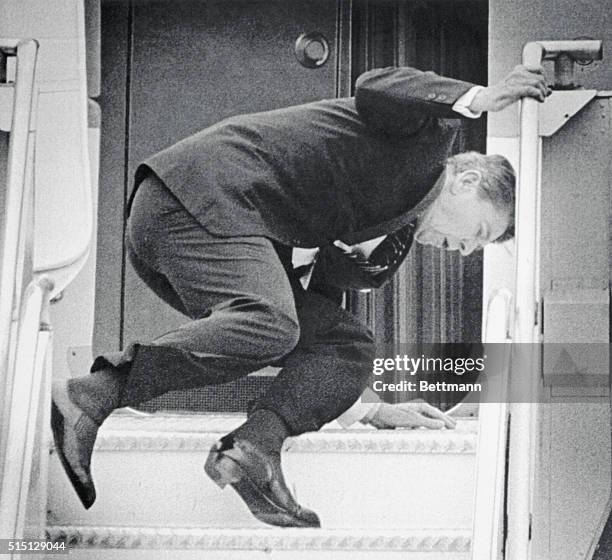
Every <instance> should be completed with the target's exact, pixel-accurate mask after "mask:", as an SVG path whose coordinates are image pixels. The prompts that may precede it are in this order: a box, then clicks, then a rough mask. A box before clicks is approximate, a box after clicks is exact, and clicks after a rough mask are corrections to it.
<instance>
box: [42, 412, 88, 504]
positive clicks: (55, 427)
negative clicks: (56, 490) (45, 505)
mask: <svg viewBox="0 0 612 560" xmlns="http://www.w3.org/2000/svg"><path fill="white" fill-rule="evenodd" d="M51 431H52V433H53V442H54V443H55V450H56V451H57V456H58V457H59V459H60V463H61V464H62V467H63V468H64V472H65V473H66V475H67V476H68V479H69V480H70V483H71V484H72V487H73V488H74V490H75V492H76V493H77V496H78V497H79V499H80V500H81V503H82V504H83V507H84V508H85V509H89V508H90V507H91V506H92V505H93V503H94V502H95V501H96V495H95V489H93V496H92V491H90V490H89V489H88V488H87V486H85V485H84V484H83V483H82V482H81V479H80V478H79V477H78V476H77V474H76V473H75V472H74V470H73V468H72V467H71V466H70V463H69V461H68V459H67V458H66V455H65V454H64V415H63V414H62V412H61V410H60V409H59V407H58V406H57V405H56V404H55V402H54V401H53V400H52V401H51Z"/></svg>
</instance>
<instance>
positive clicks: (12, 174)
mask: <svg viewBox="0 0 612 560" xmlns="http://www.w3.org/2000/svg"><path fill="white" fill-rule="evenodd" d="M37 51H38V43H37V42H36V41H35V40H33V39H28V40H14V39H12V40H2V41H1V42H0V52H2V53H3V54H5V55H15V56H16V58H17V61H16V62H17V65H16V78H15V86H14V91H15V93H14V97H13V115H12V124H11V132H10V137H9V150H8V167H7V181H6V190H5V193H6V194H5V209H4V219H3V223H2V232H1V237H0V239H1V243H2V246H1V247H0V258H1V259H2V266H1V267H0V371H4V372H6V371H8V363H9V352H10V333H11V322H12V320H13V317H14V315H15V313H16V312H17V309H18V299H19V298H18V297H17V295H18V292H19V288H18V286H17V283H18V279H20V278H21V273H20V271H19V266H18V264H19V263H20V262H22V259H21V256H22V255H20V247H21V246H22V245H23V239H22V236H23V228H22V223H23V217H24V213H25V212H26V208H24V206H25V204H24V201H25V199H26V176H27V173H26V169H27V163H28V157H29V141H30V131H31V125H32V121H33V113H34V112H33V103H34V95H35V91H34V84H35V70H36V55H37ZM22 250H23V249H22Z"/></svg>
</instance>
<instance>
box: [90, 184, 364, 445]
mask: <svg viewBox="0 0 612 560" xmlns="http://www.w3.org/2000/svg"><path fill="white" fill-rule="evenodd" d="M126 247H127V254H128V258H129V259H130V261H131V263H132V265H133V266H134V269H135V270H136V272H137V274H138V275H139V276H140V278H142V280H143V281H144V282H145V283H146V284H147V286H148V287H149V288H151V289H152V290H153V291H154V292H155V293H156V294H157V295H158V296H159V297H161V298H162V299H163V300H164V301H166V302H167V303H168V304H170V305H171V306H172V307H174V308H175V309H177V310H178V311H180V312H181V313H183V314H184V315H186V316H188V317H189V318H190V319H191V321H189V322H187V323H185V324H184V325H181V326H180V327H178V328H176V329H174V330H170V331H168V332H166V333H165V334H163V335H162V336H160V337H159V338H157V339H155V340H153V341H151V342H147V343H132V344H130V345H129V346H127V347H126V348H125V349H124V351H123V352H121V353H115V354H106V355H103V356H100V357H98V358H97V359H96V360H95V361H94V364H93V366H92V372H95V371H96V370H99V369H102V368H104V367H107V366H108V364H109V363H110V364H112V365H113V366H115V367H116V368H118V369H119V370H120V371H124V372H125V374H126V382H125V386H124V388H123V391H122V394H121V396H120V403H121V404H120V405H121V406H129V405H134V404H137V403H140V402H144V401H146V400H148V399H151V398H153V397H155V396H158V395H161V394H163V393H166V392H167V391H171V390H177V389H189V388H193V387H201V386H204V385H214V384H219V383H226V382H228V381H231V380H233V379H236V378H239V377H243V376H245V375H247V374H248V373H251V372H253V371H256V370H258V369H261V368H262V367H265V366H268V365H276V366H281V367H282V370H281V372H280V373H279V374H278V375H277V376H276V378H275V379H274V381H273V382H272V384H271V386H270V388H269V390H268V391H267V392H266V393H265V394H264V395H263V397H261V398H260V399H259V400H258V401H257V402H256V404H255V406H254V407H253V409H252V410H251V412H253V411H254V410H258V409H266V410H271V411H273V412H275V413H276V414H278V415H279V416H280V417H281V418H282V419H283V420H284V421H285V423H286V424H287V426H288V427H289V431H290V434H291V435H297V434H300V433H303V432H306V431H314V430H318V429H319V428H320V427H321V426H322V425H323V424H325V423H327V422H330V421H331V420H333V419H335V418H337V417H338V416H339V415H340V414H342V413H343V412H344V411H345V410H347V409H348V408H349V407H350V406H351V405H352V404H353V403H354V402H355V401H356V400H357V399H358V398H359V395H360V394H361V392H362V391H363V389H364V388H365V386H366V384H367V380H368V378H369V374H370V372H371V368H372V359H373V357H374V345H373V341H372V337H371V334H370V332H369V331H368V329H367V328H366V327H365V326H364V325H362V324H361V323H359V322H358V321H357V320H356V319H355V318H354V317H353V316H352V315H351V314H350V313H348V312H347V311H345V310H344V309H342V308H341V307H340V306H339V305H338V304H337V303H335V302H334V301H332V300H331V299H328V298H327V297H324V296H323V295H321V294H320V293H315V292H314V291H310V290H304V289H303V288H302V286H301V284H300V282H299V280H298V279H297V278H294V277H293V274H292V267H291V248H289V247H283V246H279V245H277V244H275V243H274V242H273V241H271V240H270V239H268V238H266V237H258V236H240V237H218V236H214V235H211V234H210V233H209V232H208V231H207V230H206V229H205V227H203V226H202V224H200V223H199V222H198V221H196V220H195V219H194V218H193V217H192V216H191V215H190V214H189V213H188V212H187V210H185V208H184V207H183V206H182V205H181V203H180V202H179V201H178V200H177V199H176V198H175V197H174V195H173V194H172V193H171V192H170V191H169V190H168V189H167V188H166V187H165V185H164V184H163V182H162V181H161V180H159V179H158V178H157V177H156V176H155V175H153V174H151V175H149V176H148V177H147V178H146V179H145V180H144V181H143V182H142V183H141V184H140V185H139V187H138V191H137V192H136V195H135V197H134V200H133V203H132V207H131V212H130V217H129V219H128V224H127V232H126Z"/></svg>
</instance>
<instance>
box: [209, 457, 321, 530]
mask: <svg viewBox="0 0 612 560" xmlns="http://www.w3.org/2000/svg"><path fill="white" fill-rule="evenodd" d="M204 470H205V471H206V474H207V475H208V476H209V477H210V478H211V479H212V481H213V482H214V483H215V484H216V485H217V486H219V488H221V489H223V488H225V487H226V486H227V485H228V484H229V485H230V486H231V487H232V488H233V489H234V490H235V491H236V492H237V493H238V495H239V496H240V497H241V498H242V501H243V502H244V503H245V504H246V506H247V507H248V508H249V511H250V512H251V513H252V514H253V515H254V516H255V517H256V518H257V519H259V520H260V521H262V522H263V523H266V524H268V525H275V526H277V527H305V528H306V527H308V528H318V527H320V525H315V524H310V523H306V522H304V521H302V520H300V519H299V518H296V517H295V516H293V515H291V514H290V513H287V511H286V510H285V509H284V508H282V507H281V506H279V505H277V504H275V503H274V502H273V501H272V500H270V498H268V497H267V496H266V495H265V494H264V493H263V492H262V491H261V490H260V489H259V487H258V486H257V484H256V483H255V482H254V481H253V479H252V478H251V477H250V476H249V474H248V473H247V472H246V471H245V470H244V469H243V468H242V466H241V465H240V463H238V462H237V461H235V460H234V459H232V458H231V457H228V456H227V455H223V454H222V453H219V452H216V451H211V452H210V453H209V454H208V458H207V459H206V463H205V465H204Z"/></svg>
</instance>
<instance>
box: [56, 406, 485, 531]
mask: <svg viewBox="0 0 612 560" xmlns="http://www.w3.org/2000/svg"><path fill="white" fill-rule="evenodd" d="M242 421H243V418H242V417H241V416H233V417H232V416H157V415H156V416H151V417H128V416H116V417H111V418H110V419H109V420H108V421H107V422H106V423H105V425H104V426H103V428H102V429H101V431H100V434H99V437H98V441H97V445H96V451H95V453H94V458H93V467H92V470H93V475H94V479H95V482H96V487H97V491H98V499H97V501H96V503H95V504H94V506H93V507H92V508H91V509H90V510H87V511H86V510H84V509H83V508H82V506H81V505H80V502H79V501H78V499H77V498H76V496H75V495H74V492H73V491H72V489H71V488H70V487H69V485H68V482H67V480H66V477H65V475H64V473H63V471H62V470H61V467H60V466H59V462H58V461H57V460H56V459H57V458H56V457H55V456H54V457H52V461H51V472H50V491H49V524H50V525H77V526H83V525H85V526H86V525H89V526H141V527H199V528H215V527H216V528H224V529H228V528H234V529H238V528H261V527H265V526H264V525H263V524H261V523H260V522H258V521H257V520H256V519H254V518H253V517H252V516H251V514H250V512H249V511H248V510H247V509H246V507H245V506H244V504H243V503H242V501H241V500H240V499H239V498H238V496H237V495H236V494H235V493H234V491H233V490H232V489H231V488H229V487H227V488H226V489H225V490H223V491H222V490H220V489H219V488H218V487H217V486H215V485H214V484H213V483H212V482H211V481H210V480H209V479H208V477H207V476H206V475H205V474H204V471H203V464H204V460H205V458H206V454H207V453H208V449H209V448H210V446H211V445H212V444H213V442H214V441H216V440H217V439H218V438H219V437H220V436H221V435H223V434H225V433H227V432H228V431H229V430H231V429H232V428H233V427H234V426H236V425H238V424H239V423H241V422H242ZM476 426H477V423H476V421H474V420H465V421H460V422H459V425H458V427H457V429H456V430H442V431H430V430H424V429H421V430H395V431H392V430H374V429H369V428H366V427H363V428H358V429H352V430H342V429H334V428H333V427H330V428H328V429H325V430H323V431H321V432H318V433H313V434H304V435H302V436H300V437H298V438H293V439H291V440H289V441H288V443H287V445H286V450H285V452H284V453H283V469H284V472H285V476H286V479H287V482H288V484H289V486H290V488H291V489H292V491H293V492H294V494H295V495H296V497H297V499H298V501H299V502H300V503H301V504H302V505H304V506H307V507H311V508H312V509H314V510H315V511H316V512H317V513H318V514H319V516H320V518H321V521H322V526H323V528H325V529H359V528H362V529H367V530H377V529H380V530H383V529H385V530H387V529H398V530H399V529H412V530H416V529H428V530H429V529H444V530H447V529H458V530H469V529H470V528H471V519H472V512H471V509H472V502H473V491H474V465H475V446H476V433H475V432H476ZM54 455H55V454H54Z"/></svg>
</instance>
